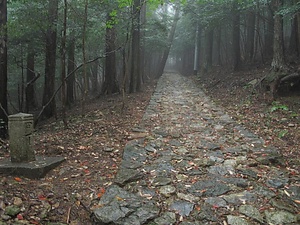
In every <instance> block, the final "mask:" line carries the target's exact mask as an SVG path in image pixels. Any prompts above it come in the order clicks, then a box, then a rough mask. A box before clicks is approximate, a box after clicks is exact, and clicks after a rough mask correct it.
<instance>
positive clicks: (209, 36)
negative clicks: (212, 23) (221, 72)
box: [203, 28, 214, 73]
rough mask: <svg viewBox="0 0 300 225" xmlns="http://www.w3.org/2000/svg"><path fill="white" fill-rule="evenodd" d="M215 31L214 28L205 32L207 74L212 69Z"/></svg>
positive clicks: (204, 68) (205, 67)
mask: <svg viewBox="0 0 300 225" xmlns="http://www.w3.org/2000/svg"><path fill="white" fill-rule="evenodd" d="M213 39H214V30H213V29H212V28H207V29H206V31H205V56H204V65H203V72H204V73H206V72H208V71H209V70H210V69H211V68H212V56H213V43H214V41H213Z"/></svg>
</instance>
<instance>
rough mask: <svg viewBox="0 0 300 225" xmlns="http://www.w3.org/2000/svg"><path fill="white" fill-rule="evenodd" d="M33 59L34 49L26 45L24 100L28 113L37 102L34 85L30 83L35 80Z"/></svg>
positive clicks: (30, 45)
mask: <svg viewBox="0 0 300 225" xmlns="http://www.w3.org/2000/svg"><path fill="white" fill-rule="evenodd" d="M34 58H35V52H34V47H33V46H32V44H31V43H29V44H28V50H27V60H26V61H27V62H26V63H27V69H26V82H27V84H26V86H25V98H26V111H27V112H29V110H30V109H34V108H35V107H37V101H36V96H35V84H34V82H32V81H33V80H34V79H36V75H35V72H34Z"/></svg>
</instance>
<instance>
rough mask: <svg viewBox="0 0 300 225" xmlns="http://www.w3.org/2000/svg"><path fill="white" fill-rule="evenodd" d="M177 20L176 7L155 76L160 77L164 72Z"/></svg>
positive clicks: (177, 11)
mask: <svg viewBox="0 0 300 225" xmlns="http://www.w3.org/2000/svg"><path fill="white" fill-rule="evenodd" d="M178 20H179V9H178V8H176V11H175V15H174V20H173V24H172V27H171V30H170V33H169V36H168V39H167V43H168V44H167V47H166V48H165V50H164V52H163V56H162V58H161V60H160V63H159V67H158V68H159V69H158V74H157V77H160V76H161V75H162V74H163V72H164V68H165V65H166V62H167V59H168V56H169V52H170V49H171V46H172V42H173V39H174V35H175V31H176V26H177V22H178Z"/></svg>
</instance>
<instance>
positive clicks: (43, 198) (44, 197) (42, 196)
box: [38, 195, 47, 201]
mask: <svg viewBox="0 0 300 225" xmlns="http://www.w3.org/2000/svg"><path fill="white" fill-rule="evenodd" d="M38 199H39V200H41V201H45V200H47V197H46V196H45V195H39V196H38Z"/></svg>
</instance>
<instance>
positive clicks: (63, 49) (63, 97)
mask: <svg viewBox="0 0 300 225" xmlns="http://www.w3.org/2000/svg"><path fill="white" fill-rule="evenodd" d="M67 10H68V3H67V0H64V19H63V32H62V38H61V82H62V86H61V93H62V94H61V102H62V119H63V122H64V126H65V127H67V125H68V123H67V118H66V38H67Z"/></svg>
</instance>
